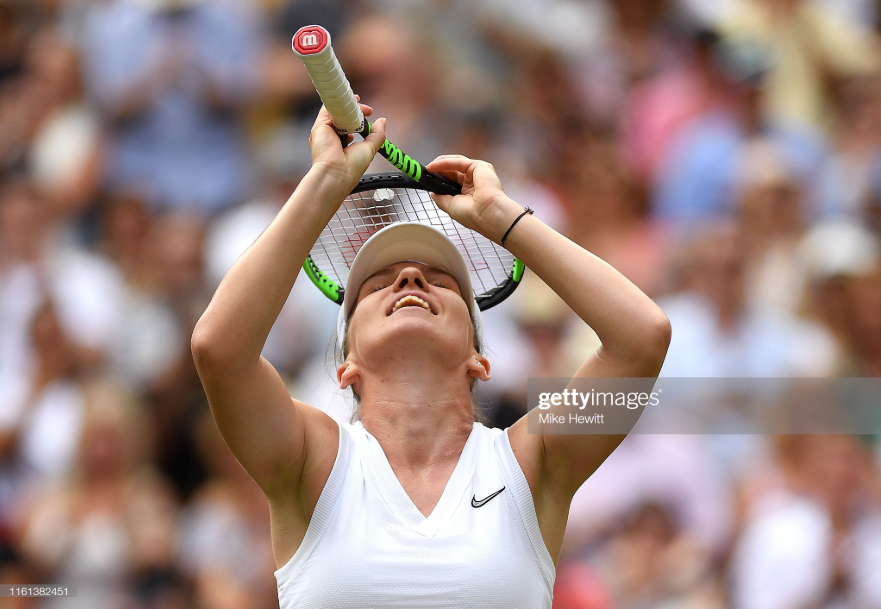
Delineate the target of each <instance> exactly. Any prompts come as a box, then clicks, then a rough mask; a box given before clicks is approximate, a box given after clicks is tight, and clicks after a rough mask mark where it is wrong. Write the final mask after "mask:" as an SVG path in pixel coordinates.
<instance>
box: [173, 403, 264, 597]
mask: <svg viewBox="0 0 881 609" xmlns="http://www.w3.org/2000/svg"><path fill="white" fill-rule="evenodd" d="M198 435H199V443H200V447H199V448H200V451H201V453H202V456H203V458H204V459H205V461H206V462H207V463H208V464H209V468H210V470H211V477H210V478H209V480H208V481H207V482H205V483H204V484H203V485H202V486H201V487H200V488H199V489H198V491H196V493H195V494H194V496H193V499H192V500H191V501H190V504H189V506H188V507H187V508H186V509H185V510H183V512H182V513H181V516H180V538H179V539H180V541H179V544H178V555H179V561H180V563H181V564H182V566H183V568H184V569H186V571H187V572H188V573H190V574H191V575H192V577H193V578H194V579H195V582H196V590H197V595H198V596H197V603H198V605H199V606H200V607H206V608H207V607H211V608H212V609H266V608H270V607H273V606H275V607H277V606H278V605H277V604H278V590H277V587H276V581H275V578H274V577H273V576H271V575H270V574H271V573H272V572H273V571H275V560H274V556H273V554H272V540H271V539H270V536H269V504H268V503H267V501H266V497H265V496H264V495H263V493H262V491H261V490H260V487H258V486H257V484H256V483H255V482H254V481H253V480H252V479H251V477H250V476H248V473H247V472H246V471H245V470H244V468H243V467H242V466H241V464H240V463H239V462H238V461H236V458H235V457H234V456H233V454H232V453H231V452H230V450H229V448H227V446H226V444H225V443H224V441H223V438H222V437H221V435H220V433H219V432H218V431H217V426H216V425H215V424H214V420H213V419H212V418H211V416H210V414H209V413H208V412H207V411H206V412H204V413H203V416H201V417H200V418H199V421H198Z"/></svg>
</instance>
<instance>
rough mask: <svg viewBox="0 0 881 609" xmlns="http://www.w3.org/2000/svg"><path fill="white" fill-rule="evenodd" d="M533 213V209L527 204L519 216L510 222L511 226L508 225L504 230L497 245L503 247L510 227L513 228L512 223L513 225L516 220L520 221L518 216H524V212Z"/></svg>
mask: <svg viewBox="0 0 881 609" xmlns="http://www.w3.org/2000/svg"><path fill="white" fill-rule="evenodd" d="M534 213H535V210H533V209H530V208H529V206H527V207H526V209H524V210H523V213H522V214H520V215H519V216H517V218H516V219H515V220H514V221H513V222H511V226H509V227H508V230H506V231H505V234H504V235H502V240H501V241H499V245H501V246H502V247H505V239H507V238H508V233H510V232H511V229H512V228H514V225H515V224H517V223H518V222H520V218H522V217H523V216H525V215H526V214H530V215H532V214H534Z"/></svg>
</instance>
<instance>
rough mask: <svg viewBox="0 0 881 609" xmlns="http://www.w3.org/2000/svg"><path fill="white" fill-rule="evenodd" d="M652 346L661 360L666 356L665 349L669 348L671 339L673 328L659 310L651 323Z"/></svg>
mask: <svg viewBox="0 0 881 609" xmlns="http://www.w3.org/2000/svg"><path fill="white" fill-rule="evenodd" d="M652 328H653V330H652V337H653V338H652V344H653V345H654V348H655V349H656V350H657V351H658V352H659V353H660V354H661V359H662V360H663V358H664V357H665V356H666V355H667V349H668V348H669V347H670V339H671V338H673V326H672V325H671V324H670V319H669V318H668V317H667V315H666V314H665V313H664V312H663V311H662V310H661V309H658V314H657V319H656V320H655V321H654V322H653V323H652Z"/></svg>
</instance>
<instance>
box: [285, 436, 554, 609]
mask: <svg viewBox="0 0 881 609" xmlns="http://www.w3.org/2000/svg"><path fill="white" fill-rule="evenodd" d="M275 577H276V580H277V582H278V598H279V606H280V609H294V608H295V607H296V608H300V607H308V608H310V609H313V608H314V609H321V608H325V607H326V608H334V609H348V608H356V607H357V608H359V609H363V608H367V607H370V608H372V607H377V608H379V607H408V608H409V607H412V608H417V607H418V608H423V607H424V608H440V607H445V608H450V609H452V608H464V609H467V608H475V609H477V608H480V609H488V608H493V607H499V608H501V607H505V608H512V607H516V608H523V609H550V607H551V600H552V593H553V584H554V577H555V570H554V563H553V560H552V559H551V556H550V554H549V553H548V551H547V548H546V547H545V544H544V540H543V539H542V536H541V531H540V530H539V527H538V519H537V518H536V515H535V506H534V504H533V501H532V493H531V492H530V490H529V485H528V483H527V482H526V477H525V476H524V475H523V472H522V470H521V469H520V465H519V463H518V462H517V460H516V458H515V457H514V453H513V451H512V450H511V444H510V442H509V441H508V434H507V433H505V432H503V431H502V430H499V429H488V428H486V427H484V426H483V425H481V424H479V423H475V424H474V427H473V428H472V430H471V435H470V436H469V437H468V440H467V442H466V443H465V447H464V449H463V450H462V455H461V456H460V457H459V461H458V463H457V464H456V467H455V469H454V471H453V474H452V475H451V476H450V480H449V482H448V483H447V486H446V487H445V489H444V491H443V494H442V495H441V498H440V500H439V501H438V503H437V505H436V506H435V508H434V510H433V511H432V512H431V514H430V515H429V516H427V517H426V516H423V515H422V513H421V512H419V510H418V509H417V508H416V506H415V505H414V504H413V502H412V500H411V499H410V497H409V496H408V495H407V493H406V491H404V488H403V487H402V486H401V484H400V482H399V481H398V479H397V477H396V476H395V474H394V471H393V470H392V468H391V466H390V465H389V462H388V459H386V457H385V453H384V452H383V450H382V446H381V445H380V444H379V442H377V440H376V438H374V437H373V436H372V435H371V434H370V433H369V432H368V431H367V430H366V429H364V427H363V426H362V425H361V424H360V423H356V424H354V425H349V424H347V423H342V424H340V443H339V451H338V453H337V458H336V461H335V462H334V466H333V469H332V470H331V473H330V477H329V478H328V480H327V483H326V484H325V486H324V489H323V490H322V492H321V496H320V497H319V499H318V503H317V505H316V506H315V512H314V513H313V515H312V519H311V521H310V522H309V527H308V529H307V531H306V536H305V538H304V539H303V543H302V544H301V545H300V547H299V549H298V550H297V551H296V553H295V554H294V556H293V557H292V558H291V559H290V561H288V562H287V563H286V564H285V565H284V566H282V567H281V568H280V569H278V570H277V571H276V572H275Z"/></svg>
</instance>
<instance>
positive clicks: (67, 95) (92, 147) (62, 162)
mask: <svg viewBox="0 0 881 609" xmlns="http://www.w3.org/2000/svg"><path fill="white" fill-rule="evenodd" d="M28 67H29V69H30V71H31V73H32V74H33V77H34V79H36V80H38V81H39V82H40V83H41V84H42V87H43V88H44V91H43V93H42V96H44V97H45V98H46V99H47V101H46V109H45V111H44V115H43V117H42V118H41V119H40V121H39V122H38V124H37V125H36V128H35V130H34V132H33V135H32V139H31V142H30V144H29V147H28V153H27V157H28V158H27V161H28V166H29V172H30V175H31V178H32V180H33V181H34V184H35V185H36V186H37V187H38V188H39V189H40V191H41V193H42V194H43V196H44V197H45V198H46V201H47V202H48V204H49V206H50V208H51V209H52V211H53V216H55V217H57V218H59V219H61V218H68V217H70V218H73V219H75V220H74V222H73V223H72V224H73V225H74V226H75V225H76V224H77V222H76V219H79V216H81V214H82V213H83V211H84V210H86V209H87V208H88V206H89V205H90V204H92V203H93V202H94V200H95V195H96V192H97V189H98V184H99V181H100V168H101V146H100V139H101V132H100V119H99V117H98V115H97V114H96V113H95V111H94V109H93V108H92V107H90V106H89V105H88V104H86V103H85V102H84V101H83V100H82V99H81V94H82V90H81V82H80V74H79V58H78V57H77V55H76V53H75V51H74V49H73V48H72V47H71V46H70V45H69V44H67V43H66V42H65V40H64V38H63V37H62V35H61V32H60V31H59V30H58V29H57V28H46V29H44V30H42V31H41V32H40V33H39V34H38V35H37V36H35V37H34V39H33V40H32V41H31V44H30V46H29V50H28ZM66 238H67V239H69V240H74V241H76V240H78V239H77V236H67V237H66Z"/></svg>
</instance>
